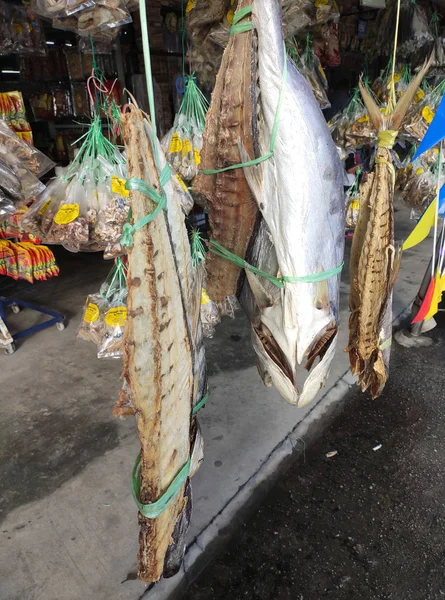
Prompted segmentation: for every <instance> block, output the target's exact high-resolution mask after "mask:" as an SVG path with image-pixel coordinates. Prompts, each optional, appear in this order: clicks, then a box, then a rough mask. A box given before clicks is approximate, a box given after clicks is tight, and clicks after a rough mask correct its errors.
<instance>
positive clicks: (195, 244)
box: [190, 229, 206, 268]
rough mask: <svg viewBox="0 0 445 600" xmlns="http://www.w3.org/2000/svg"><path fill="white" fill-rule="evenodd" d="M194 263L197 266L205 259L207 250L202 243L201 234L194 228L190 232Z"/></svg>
mask: <svg viewBox="0 0 445 600" xmlns="http://www.w3.org/2000/svg"><path fill="white" fill-rule="evenodd" d="M190 240H191V254H192V264H193V266H194V267H195V268H196V267H197V266H198V265H199V264H200V263H202V261H203V260H204V259H205V256H206V251H205V248H204V244H203V243H202V239H201V234H200V233H199V231H198V230H197V229H194V230H193V231H192V233H191V234H190Z"/></svg>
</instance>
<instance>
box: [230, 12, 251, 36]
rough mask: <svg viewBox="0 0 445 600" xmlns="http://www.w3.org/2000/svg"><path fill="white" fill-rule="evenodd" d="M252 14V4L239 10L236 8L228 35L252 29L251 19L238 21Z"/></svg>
mask: <svg viewBox="0 0 445 600" xmlns="http://www.w3.org/2000/svg"><path fill="white" fill-rule="evenodd" d="M250 14H252V6H250V5H249V6H245V7H244V8H242V9H241V10H238V11H237V12H236V13H235V15H234V17H233V21H232V27H231V28H230V35H235V34H237V33H245V32H246V31H252V29H253V24H252V21H245V22H244V23H240V21H241V19H244V17H247V16H248V15H250Z"/></svg>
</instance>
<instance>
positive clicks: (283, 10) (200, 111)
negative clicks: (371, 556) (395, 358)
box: [0, 0, 445, 583]
mask: <svg viewBox="0 0 445 600" xmlns="http://www.w3.org/2000/svg"><path fill="white" fill-rule="evenodd" d="M0 27H1V28H2V31H3V33H4V35H3V38H2V40H0V65H1V66H2V69H1V79H0V86H1V87H0V94H1V96H0V116H1V117H2V120H1V121H0V168H1V169H2V177H3V178H2V181H1V182H0V192H1V194H0V217H1V218H2V220H3V219H4V225H3V226H2V230H1V231H3V232H4V233H3V235H4V237H5V241H0V253H1V252H3V257H2V254H0V274H1V275H3V276H4V275H6V276H10V277H15V278H17V279H18V278H25V279H27V281H29V282H30V283H31V282H32V281H34V279H35V280H39V279H45V278H46V277H51V276H55V275H57V273H58V268H57V266H56V264H55V259H54V255H53V254H52V251H51V250H50V247H51V248H59V247H62V248H63V249H64V250H66V251H68V252H71V253H83V252H101V253H103V257H104V259H105V260H108V261H109V267H110V268H109V275H108V276H107V278H106V279H105V281H104V282H103V284H102V285H100V286H98V287H97V289H91V292H90V293H89V295H88V297H87V299H86V302H85V307H84V312H83V316H82V320H81V324H80V326H79V328H78V330H77V337H78V338H79V339H81V340H83V341H86V342H89V343H92V344H94V345H95V346H96V348H97V357H98V359H101V360H104V359H114V360H115V361H116V370H117V372H121V379H122V390H121V392H120V395H119V397H118V398H117V399H116V400H117V402H116V404H115V406H114V409H112V407H111V406H110V411H111V410H113V414H114V415H115V416H116V417H126V416H134V417H135V420H136V425H137V432H138V436H139V441H140V448H141V451H140V453H139V455H138V456H137V457H135V458H136V461H135V466H134V470H133V474H132V494H133V497H134V500H135V503H136V506H137V509H138V519H139V525H140V534H139V553H138V563H139V565H138V575H139V577H140V579H141V580H142V581H145V582H149V583H152V582H156V581H158V580H159V579H160V578H161V577H162V576H164V577H168V576H171V575H173V574H175V573H176V572H177V571H178V570H179V569H180V566H181V563H182V560H183V556H184V552H185V540H186V534H187V529H188V526H189V523H190V519H191V513H192V495H191V489H192V476H193V475H194V474H195V473H196V471H197V470H198V468H199V466H200V464H201V462H202V460H203V440H202V436H201V432H200V426H199V421H198V415H199V411H200V410H201V409H202V408H204V406H205V404H206V402H207V401H208V400H209V392H208V384H207V371H206V362H205V351H204V342H203V338H204V337H205V336H208V337H211V336H212V334H213V332H214V330H215V327H217V326H218V323H219V322H221V321H222V320H223V319H224V318H225V317H227V316H229V317H233V316H234V314H235V310H236V309H237V308H238V307H239V304H240V305H241V307H242V308H243V309H244V311H245V313H246V315H247V317H248V320H249V323H250V331H251V337H252V347H253V349H254V352H255V355H256V357H257V363H258V371H259V374H260V376H261V378H262V380H263V382H264V383H265V385H266V386H268V387H272V386H274V387H275V388H276V389H277V391H278V392H279V394H280V395H281V396H282V398H283V399H284V400H286V401H287V402H288V403H289V404H291V405H293V406H295V407H296V409H297V408H303V407H304V406H306V405H307V404H309V403H310V402H312V401H313V400H314V399H315V398H316V397H317V394H318V393H319V391H320V389H321V388H323V387H324V386H325V385H326V382H327V379H328V377H329V373H330V370H331V367H332V365H333V363H334V361H335V352H336V349H337V344H338V340H339V331H340V327H345V328H346V327H347V326H346V323H343V324H340V322H339V314H340V306H339V304H340V278H341V273H342V270H343V268H349V271H350V275H351V290H350V311H351V315H350V323H349V343H348V346H347V348H346V350H347V352H348V353H349V357H350V363H351V370H352V372H353V373H354V374H356V375H357V376H358V383H359V384H360V385H361V387H362V390H363V391H365V390H367V389H368V388H369V389H370V391H371V394H372V396H373V397H377V396H378V395H380V394H381V392H382V390H383V388H384V385H385V382H386V380H387V379H388V376H389V372H390V371H389V355H390V347H391V340H392V290H393V286H394V283H395V280H396V278H397V272H398V267H399V264H400V260H401V256H402V248H401V245H400V244H398V243H397V241H396V240H395V236H394V220H395V218H396V217H395V214H394V208H393V202H394V194H395V191H396V190H399V191H400V192H401V196H402V198H403V200H404V201H405V202H406V203H407V204H409V206H410V207H411V208H412V217H413V227H414V224H415V220H416V219H418V218H419V217H420V220H419V226H420V227H421V228H422V231H423V232H424V233H425V231H426V233H425V235H423V234H422V235H423V238H425V237H426V235H427V233H428V231H429V227H430V226H431V227H433V228H434V251H433V258H432V267H431V268H432V279H431V282H430V284H429V288H428V289H427V290H426V292H425V297H426V298H428V299H429V303H427V304H428V306H425V307H424V308H423V309H422V307H421V309H420V310H419V314H420V316H419V315H418V316H417V319H420V318H421V317H422V318H430V317H431V316H432V315H433V314H434V313H433V312H432V311H433V310H435V309H437V307H438V304H439V302H440V298H441V294H442V288H443V272H444V265H443V252H442V250H441V249H442V247H443V237H444V234H443V231H445V230H444V229H442V233H440V232H439V229H440V224H441V215H442V211H441V210H440V209H439V204H440V203H439V198H440V194H439V190H440V189H441V185H442V183H443V181H442V180H443V176H442V164H443V153H442V147H441V146H438V142H439V141H440V139H441V138H440V137H437V136H435V137H434V139H433V140H431V141H430V143H429V144H428V147H425V142H424V140H425V139H427V137H428V132H430V134H431V131H432V129H435V128H436V129H437V128H440V127H442V121H441V120H440V119H441V114H442V112H441V111H442V108H441V107H442V104H441V101H442V97H443V92H444V89H445V88H444V85H443V81H442V80H443V69H444V68H445V54H444V52H443V43H442V42H443V37H442V33H443V32H442V18H441V14H440V6H433V5H430V3H428V4H426V3H425V6H424V5H423V4H422V3H421V2H419V3H414V2H411V1H409V0H408V1H406V0H398V1H395V2H391V3H388V5H385V2H384V0H382V1H381V2H379V1H377V2H376V0H363V2H361V3H360V4H359V3H358V2H357V0H348V1H347V2H344V3H343V4H338V5H337V3H336V2H335V1H334V0H327V1H326V0H323V1H321V0H315V2H312V1H310V0H307V1H306V0H303V1H302V0H298V1H297V0H285V1H283V2H280V1H279V0H267V1H266V0H262V1H260V0H254V2H251V3H249V2H247V1H246V0H239V1H238V2H236V1H235V0H227V1H226V0H221V1H219V2H217V1H213V2H212V1H206V0H190V1H188V2H185V1H177V2H174V1H173V0H171V1H165V2H164V1H162V2H160V1H159V2H147V3H145V2H144V1H143V0H141V2H140V4H137V3H132V2H124V1H117V2H114V1H113V2H111V1H110V0H100V1H99V0H96V1H93V0H86V1H82V2H77V1H73V0H59V1H57V2H53V0H51V1H50V0H35V1H34V2H33V3H32V4H31V7H30V8H29V9H25V8H24V7H21V6H19V5H16V4H10V3H2V4H1V5H0ZM13 77H14V78H15V79H12V78H13ZM322 111H324V112H322ZM438 123H439V124H438ZM434 124H436V125H435V126H434ZM442 137H443V136H442ZM422 144H423V146H422ZM419 145H420V148H421V151H420V150H419ZM348 175H349V177H348ZM419 226H418V227H419ZM346 235H349V236H350V237H352V238H353V241H352V255H351V256H352V257H351V263H350V264H349V265H345V264H344V244H345V236H346ZM422 235H419V236H417V238H416V241H420V240H421V239H423V238H422ZM42 244H43V245H42ZM409 245H410V242H407V243H406V244H405V247H409ZM412 245H413V244H412V243H411V246H412ZM2 258H3V262H2ZM14 264H16V267H14ZM2 269H3V270H2ZM419 283H420V282H419ZM423 287H425V286H423ZM432 298H433V299H434V302H431V299H432ZM0 303H1V299H0ZM9 303H11V302H9ZM13 304H14V303H13ZM0 306H1V304H0ZM2 310H3V309H2ZM3 314H4V313H3V312H2V311H0V317H2V316H3ZM55 318H56V320H55V321H54V322H55V323H56V322H59V324H60V322H61V319H58V317H57V316H56V317H55ZM3 337H4V339H5V340H7V342H5V344H6V343H8V344H11V341H10V338H9V337H8V336H7V335H6V334H5V333H4V332H3ZM1 341H2V337H1V336H0V342H1ZM342 350H344V348H340V351H342ZM120 359H122V361H123V367H122V371H121V365H120V362H119V360H120Z"/></svg>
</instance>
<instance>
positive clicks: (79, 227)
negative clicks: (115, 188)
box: [49, 171, 89, 251]
mask: <svg viewBox="0 0 445 600" xmlns="http://www.w3.org/2000/svg"><path fill="white" fill-rule="evenodd" d="M84 176H85V174H84V172H82V171H81V172H80V173H79V174H78V175H76V176H74V177H73V179H72V180H71V181H70V182H69V184H68V186H67V188H66V194H65V198H64V199H63V200H62V201H61V202H60V204H59V207H58V209H57V212H56V214H55V215H54V219H53V224H52V226H51V229H50V230H49V236H50V238H51V239H52V240H54V241H56V242H58V243H63V244H66V243H68V242H69V247H70V250H71V249H72V251H79V249H80V246H81V244H85V243H87V242H88V240H89V232H88V218H87V213H88V205H87V199H86V194H85V188H84V186H83V184H82V179H83V177H84Z"/></svg>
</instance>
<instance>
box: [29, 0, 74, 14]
mask: <svg viewBox="0 0 445 600" xmlns="http://www.w3.org/2000/svg"><path fill="white" fill-rule="evenodd" d="M31 8H32V11H33V12H34V13H36V14H37V15H41V16H42V17H48V18H55V17H58V16H64V15H66V8H67V0H33V1H32V3H31Z"/></svg>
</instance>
